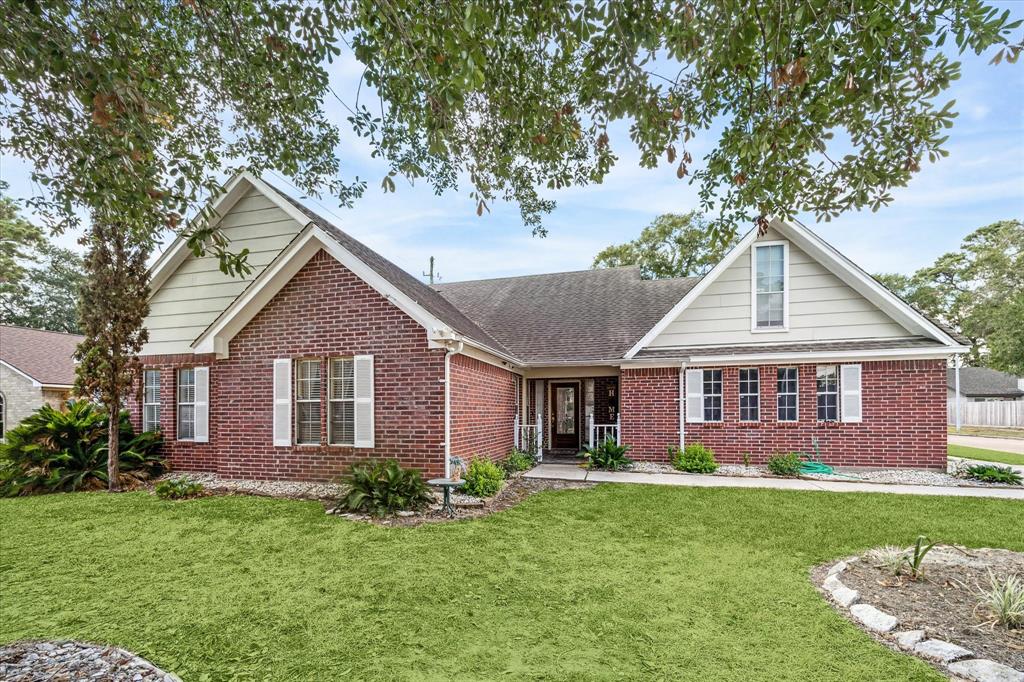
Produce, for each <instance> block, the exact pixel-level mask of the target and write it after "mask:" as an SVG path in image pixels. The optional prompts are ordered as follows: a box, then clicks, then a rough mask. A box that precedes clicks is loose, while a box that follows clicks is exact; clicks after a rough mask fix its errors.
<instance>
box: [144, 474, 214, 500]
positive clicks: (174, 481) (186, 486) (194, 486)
mask: <svg viewBox="0 0 1024 682" xmlns="http://www.w3.org/2000/svg"><path fill="white" fill-rule="evenodd" d="M153 492H155V493H156V496H157V497H159V498H160V499H161V500H185V499H188V498H190V497H198V496H200V495H202V494H203V484H202V483H200V482H198V481H192V480H189V479H188V478H185V477H184V476H182V477H178V478H168V479H166V480H163V481H159V482H158V483H157V484H156V485H155V486H154V487H153Z"/></svg>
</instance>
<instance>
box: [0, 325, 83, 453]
mask: <svg viewBox="0 0 1024 682" xmlns="http://www.w3.org/2000/svg"><path fill="white" fill-rule="evenodd" d="M82 338H83V337H81V336H77V335H75V334H62V333H60V332H48V331H43V330H41V329H26V328H24V327H6V326H2V325H0V438H2V437H3V435H4V433H6V432H7V430H8V429H12V428H14V427H15V426H17V425H18V424H19V423H20V422H21V420H22V419H24V418H25V417H27V416H29V415H30V414H32V413H33V412H35V411H36V410H37V409H39V408H40V407H41V406H42V405H43V403H49V404H50V405H53V406H54V407H59V406H61V405H63V404H64V402H65V401H66V400H67V399H68V398H69V397H71V390H72V387H73V385H74V383H75V361H74V360H73V359H72V355H73V354H74V352H75V347H76V346H78V344H79V343H80V342H81V341H82Z"/></svg>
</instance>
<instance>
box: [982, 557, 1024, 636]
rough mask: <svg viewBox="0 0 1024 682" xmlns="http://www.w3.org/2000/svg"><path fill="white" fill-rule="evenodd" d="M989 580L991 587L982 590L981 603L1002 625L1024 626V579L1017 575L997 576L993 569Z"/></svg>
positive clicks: (989, 573)
mask: <svg viewBox="0 0 1024 682" xmlns="http://www.w3.org/2000/svg"><path fill="white" fill-rule="evenodd" d="M988 580H989V589H987V590H982V591H981V605H982V606H984V607H985V608H986V609H988V610H989V612H990V613H991V614H992V616H993V617H994V618H995V621H996V622H997V623H999V624H1000V625H1003V626H1005V627H1008V628H1020V627H1024V581H1022V580H1021V579H1020V578H1018V577H1017V576H1015V575H1009V576H1006V577H1005V578H997V577H996V575H995V574H994V573H993V572H992V571H991V570H989V572H988Z"/></svg>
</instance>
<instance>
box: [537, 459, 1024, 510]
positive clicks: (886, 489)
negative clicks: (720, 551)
mask: <svg viewBox="0 0 1024 682" xmlns="http://www.w3.org/2000/svg"><path fill="white" fill-rule="evenodd" d="M523 475H524V476H526V477H527V478H545V479H558V480H564V481H590V482H592V483H645V484H648V485H677V486H689V487H700V488H772V489H775V490H816V491H819V492H821V491H827V492H834V493H894V494H899V495H940V496H947V497H995V498H1000V499H1006V500H1021V501H1024V488H1020V489H1013V488H973V487H966V486H965V487H956V488H954V487H945V486H937V485H901V484H885V483H860V482H854V481H849V482H848V481H816V480H811V479H804V478H743V477H740V476H708V475H704V474H644V473H633V472H629V471H588V470H587V469H582V468H580V467H578V466H575V465H572V464H540V465H538V466H536V467H534V468H533V469H531V470H530V471H527V472H526V473H525V474H523Z"/></svg>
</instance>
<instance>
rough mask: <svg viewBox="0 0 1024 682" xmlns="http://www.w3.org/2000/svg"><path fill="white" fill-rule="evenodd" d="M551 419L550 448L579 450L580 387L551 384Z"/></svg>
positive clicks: (571, 384)
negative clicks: (552, 422) (552, 408)
mask: <svg viewBox="0 0 1024 682" xmlns="http://www.w3.org/2000/svg"><path fill="white" fill-rule="evenodd" d="M551 403H552V407H554V410H552V415H551V416H552V417H553V421H554V424H552V428H551V447H552V448H555V449H562V448H565V449H569V450H579V447H580V385H579V383H577V382H572V383H553V384H551Z"/></svg>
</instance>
